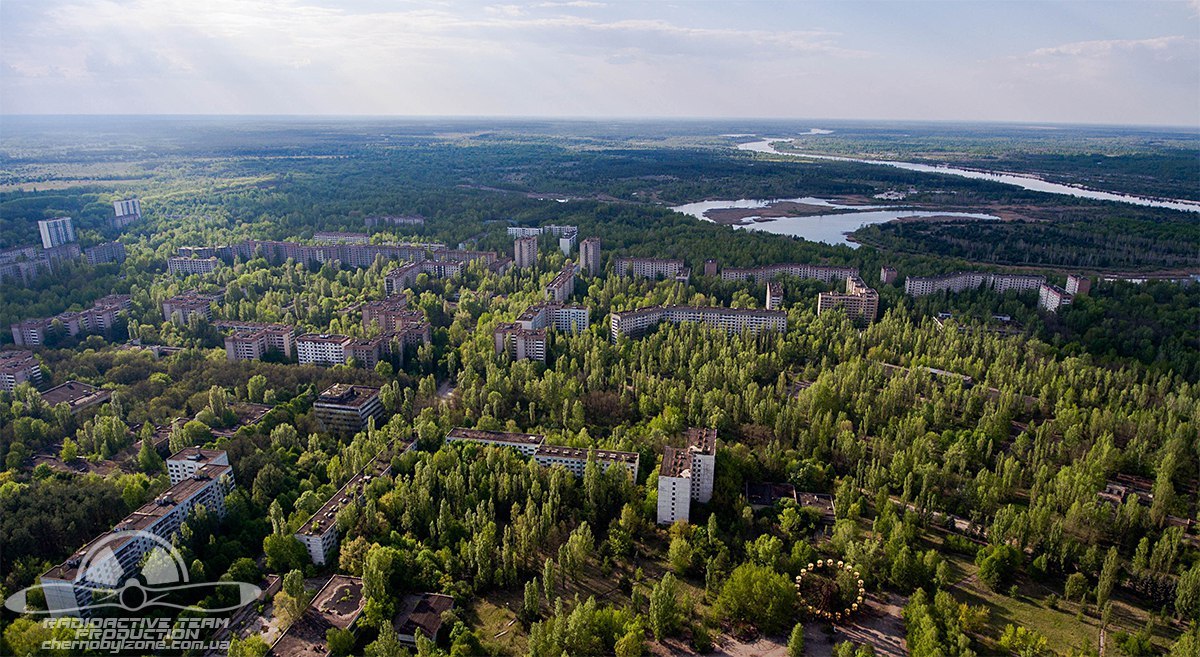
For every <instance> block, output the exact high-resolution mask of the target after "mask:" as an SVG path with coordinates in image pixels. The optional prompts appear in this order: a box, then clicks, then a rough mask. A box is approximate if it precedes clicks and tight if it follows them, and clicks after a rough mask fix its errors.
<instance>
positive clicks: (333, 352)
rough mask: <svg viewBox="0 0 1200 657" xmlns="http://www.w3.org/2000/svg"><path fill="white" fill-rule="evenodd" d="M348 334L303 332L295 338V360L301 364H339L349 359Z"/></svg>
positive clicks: (349, 340)
mask: <svg viewBox="0 0 1200 657" xmlns="http://www.w3.org/2000/svg"><path fill="white" fill-rule="evenodd" d="M350 342H351V339H350V337H349V336H345V335H332V334H329V333H305V334H304V335H302V336H300V337H298V338H296V360H298V361H299V362H300V364H301V365H340V364H342V363H345V362H346V361H347V360H349V359H350V357H349V353H348V352H349V351H350Z"/></svg>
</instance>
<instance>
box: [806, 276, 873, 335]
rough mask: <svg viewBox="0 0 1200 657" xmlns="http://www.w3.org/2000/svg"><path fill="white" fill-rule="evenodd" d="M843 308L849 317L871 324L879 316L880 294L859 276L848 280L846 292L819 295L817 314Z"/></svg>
mask: <svg viewBox="0 0 1200 657" xmlns="http://www.w3.org/2000/svg"><path fill="white" fill-rule="evenodd" d="M834 308H841V309H842V311H843V312H845V313H846V316H847V317H850V318H853V319H857V320H860V321H864V322H866V323H868V324H869V323H871V322H873V321H875V318H876V317H877V316H878V314H879V293H878V292H876V291H875V290H873V289H871V288H869V287H867V284H866V283H863V280H862V279H861V278H859V277H858V276H857V275H855V276H851V277H849V278H847V279H846V292H845V293H842V292H822V293H820V294H818V295H817V314H818V315H821V314H824V313H826V312H829V311H830V310H833V309H834Z"/></svg>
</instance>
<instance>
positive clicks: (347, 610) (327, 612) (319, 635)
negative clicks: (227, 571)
mask: <svg viewBox="0 0 1200 657" xmlns="http://www.w3.org/2000/svg"><path fill="white" fill-rule="evenodd" d="M366 604H367V599H366V597H365V595H364V593H363V581H362V578H359V577H351V576H349V575H334V576H333V577H330V578H329V581H328V582H326V583H325V586H322V587H321V590H320V591H317V594H316V595H314V596H313V599H312V602H311V603H309V605H308V607H306V608H305V609H304V612H303V613H302V614H300V618H298V619H296V621H295V622H293V623H292V624H291V625H289V626H288V628H287V631H285V632H284V633H283V634H281V635H280V636H279V638H278V639H276V640H275V643H274V644H272V645H271V650H270V651H269V652H268V653H267V654H268V655H274V656H275V657H328V655H329V654H330V652H329V641H328V639H327V638H326V637H327V635H328V633H329V631H330V630H348V631H350V632H353V631H354V630H355V629H356V628H357V627H358V618H359V617H360V616H362V612H363V608H364V607H365V606H366Z"/></svg>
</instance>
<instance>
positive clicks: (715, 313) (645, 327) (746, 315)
mask: <svg viewBox="0 0 1200 657" xmlns="http://www.w3.org/2000/svg"><path fill="white" fill-rule="evenodd" d="M660 322H670V323H672V324H682V323H701V324H707V325H709V326H712V327H713V328H719V329H724V330H725V331H726V332H728V333H742V332H744V331H748V332H750V333H759V332H761V331H778V332H783V331H785V330H787V313H785V312H784V311H782V310H758V309H752V308H719V307H700V306H649V307H647V308H639V309H637V310H630V311H623V312H616V313H612V314H611V315H610V318H609V324H610V331H611V335H612V340H613V342H616V341H617V339H618V338H619V337H620V336H622V335H624V336H629V337H639V336H641V335H644V334H645V333H646V332H647V331H649V330H650V328H651V327H653V326H655V325H657V324H658V323H660Z"/></svg>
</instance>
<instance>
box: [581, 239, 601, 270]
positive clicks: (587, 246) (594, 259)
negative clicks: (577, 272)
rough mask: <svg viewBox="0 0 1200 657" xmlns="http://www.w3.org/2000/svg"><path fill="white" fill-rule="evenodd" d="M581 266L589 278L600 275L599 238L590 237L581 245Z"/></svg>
mask: <svg viewBox="0 0 1200 657" xmlns="http://www.w3.org/2000/svg"><path fill="white" fill-rule="evenodd" d="M579 265H580V267H582V270H583V272H584V273H586V274H587V275H588V276H595V275H596V274H599V273H600V238H599V237H589V238H587V239H586V240H584V241H582V242H580V243H579Z"/></svg>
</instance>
